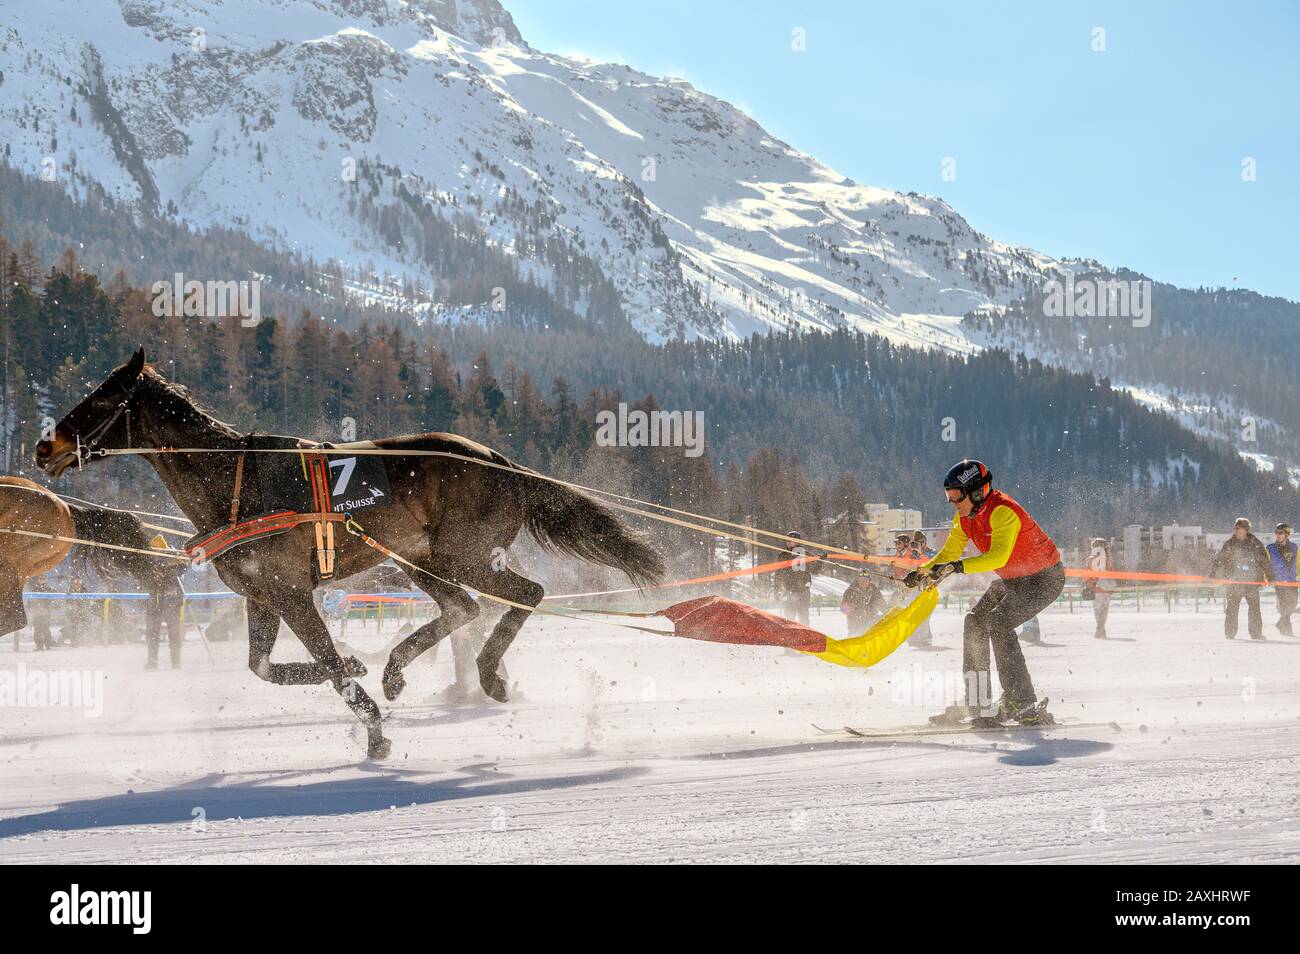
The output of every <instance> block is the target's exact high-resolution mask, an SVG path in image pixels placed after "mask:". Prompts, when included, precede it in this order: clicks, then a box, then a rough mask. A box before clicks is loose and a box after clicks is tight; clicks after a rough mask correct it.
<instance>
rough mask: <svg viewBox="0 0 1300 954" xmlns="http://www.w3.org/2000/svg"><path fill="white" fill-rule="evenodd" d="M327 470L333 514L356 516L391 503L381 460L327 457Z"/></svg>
mask: <svg viewBox="0 0 1300 954" xmlns="http://www.w3.org/2000/svg"><path fill="white" fill-rule="evenodd" d="M345 449H346V448H345ZM329 471H330V505H331V506H332V508H333V510H334V512H335V513H356V512H357V511H358V510H369V509H371V508H373V507H387V506H388V505H389V503H391V502H392V497H391V496H389V492H388V470H387V468H385V467H384V458H383V457H380V456H377V455H374V454H356V455H347V456H344V455H343V454H330V455H329Z"/></svg>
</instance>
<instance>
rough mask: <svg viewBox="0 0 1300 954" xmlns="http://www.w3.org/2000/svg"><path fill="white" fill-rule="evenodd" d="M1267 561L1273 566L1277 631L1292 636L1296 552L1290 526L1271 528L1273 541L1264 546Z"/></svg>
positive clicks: (1280, 524)
mask: <svg viewBox="0 0 1300 954" xmlns="http://www.w3.org/2000/svg"><path fill="white" fill-rule="evenodd" d="M1265 549H1266V550H1267V551H1268V558H1269V562H1270V563H1271V564H1272V566H1273V583H1274V586H1275V588H1276V590H1277V631H1278V632H1279V633H1281V634H1282V635H1283V636H1294V635H1295V632H1294V631H1293V630H1292V629H1291V614H1292V613H1294V612H1295V604H1296V594H1297V593H1300V590H1297V589H1296V552H1297V549H1300V548H1297V547H1296V545H1295V544H1294V543H1292V542H1291V527H1290V526H1289V525H1288V524H1285V523H1279V524H1278V525H1277V526H1276V527H1274V528H1273V542H1272V543H1270V544H1269V545H1268V546H1267V547H1266V548H1265Z"/></svg>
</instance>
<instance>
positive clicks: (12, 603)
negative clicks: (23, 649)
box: [0, 558, 27, 652]
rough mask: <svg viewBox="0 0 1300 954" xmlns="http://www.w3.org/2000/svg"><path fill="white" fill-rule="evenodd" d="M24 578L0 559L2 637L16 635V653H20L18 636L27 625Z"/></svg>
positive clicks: (5, 561) (0, 633) (0, 631)
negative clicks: (9, 634) (10, 634)
mask: <svg viewBox="0 0 1300 954" xmlns="http://www.w3.org/2000/svg"><path fill="white" fill-rule="evenodd" d="M23 582H24V580H23V578H22V577H21V576H19V575H18V573H17V572H16V571H15V570H14V568H13V567H12V566H10V565H9V561H7V560H4V559H2V558H0V636H2V635H4V634H5V633H13V634H14V652H18V634H19V631H20V630H22V628H23V627H24V626H26V625H27V611H26V610H25V609H24V608H23Z"/></svg>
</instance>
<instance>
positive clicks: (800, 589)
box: [773, 530, 812, 626]
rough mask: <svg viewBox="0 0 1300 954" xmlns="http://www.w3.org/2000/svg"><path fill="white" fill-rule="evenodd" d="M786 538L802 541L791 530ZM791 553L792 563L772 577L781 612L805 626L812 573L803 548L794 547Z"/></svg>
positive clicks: (810, 594)
mask: <svg viewBox="0 0 1300 954" xmlns="http://www.w3.org/2000/svg"><path fill="white" fill-rule="evenodd" d="M786 536H787V537H794V538H795V539H796V540H802V539H803V536H802V534H800V533H799V531H798V530H791V531H790V532H789V533H787V534H786ZM793 553H794V562H793V563H792V564H790V566H788V567H785V568H783V569H780V570H777V571H776V572H775V573H774V574H773V577H774V578H775V583H776V590H777V595H778V597H779V598H780V600H781V612H782V613H784V614H785V615H786V616H788V617H789V618H790V619H794V620H798V621H799V622H801V623H803V624H804V625H805V626H807V625H808V606H809V604H810V603H811V601H812V573H811V571H809V569H808V567H807V565H806V563H805V560H804V557H805V553H804V549H803V547H802V546H799V545H796V546H795V547H794V550H793Z"/></svg>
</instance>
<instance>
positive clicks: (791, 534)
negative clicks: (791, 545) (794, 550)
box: [786, 530, 803, 540]
mask: <svg viewBox="0 0 1300 954" xmlns="http://www.w3.org/2000/svg"><path fill="white" fill-rule="evenodd" d="M786 536H787V537H794V538H795V539H796V540H802V539H803V534H802V533H800V532H799V531H798V530H791V531H790V532H789V533H787V534H786Z"/></svg>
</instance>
